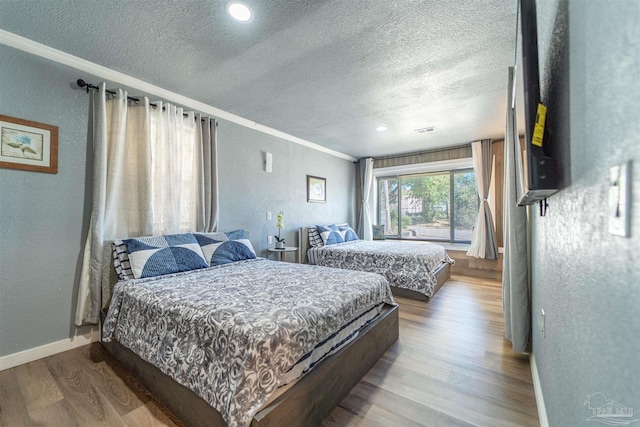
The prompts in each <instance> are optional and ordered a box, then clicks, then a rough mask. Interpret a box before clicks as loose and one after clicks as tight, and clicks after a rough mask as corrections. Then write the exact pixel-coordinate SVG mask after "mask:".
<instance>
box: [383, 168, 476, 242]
mask: <svg viewBox="0 0 640 427" xmlns="http://www.w3.org/2000/svg"><path fill="white" fill-rule="evenodd" d="M377 183H378V197H377V200H378V224H381V225H384V226H385V228H384V229H385V235H386V236H388V237H392V238H399V239H413V240H440V241H449V242H469V241H471V230H472V228H473V226H474V224H475V220H476V215H477V213H478V207H479V203H480V200H479V198H478V191H477V189H476V178H475V173H474V171H473V169H460V170H452V171H445V172H435V173H422V174H411V175H398V176H388V177H380V178H378V179H377Z"/></svg>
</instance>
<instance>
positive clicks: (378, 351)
mask: <svg viewBox="0 0 640 427" xmlns="http://www.w3.org/2000/svg"><path fill="white" fill-rule="evenodd" d="M398 328H399V323H398V307H397V306H385V307H384V309H383V312H382V314H381V315H380V316H379V317H378V318H377V319H376V320H375V321H373V322H371V323H370V324H369V325H367V326H366V327H365V329H363V330H362V331H361V332H360V336H359V337H358V338H357V339H356V340H354V341H352V342H351V343H349V344H348V345H347V346H346V347H344V348H342V349H341V350H340V351H339V352H337V353H335V354H333V355H331V356H330V357H328V358H326V359H325V360H323V361H322V362H321V363H319V364H318V365H317V366H316V367H315V368H314V369H313V370H311V371H310V372H309V373H307V374H306V375H305V376H304V377H302V378H300V379H299V380H298V381H297V382H296V383H295V384H293V385H292V386H291V387H290V388H289V389H287V390H286V391H285V392H283V393H282V394H281V395H280V396H278V397H277V398H276V399H275V400H273V401H272V402H271V403H270V404H269V405H267V406H265V407H264V408H262V409H261V410H260V411H259V412H258V413H257V414H256V415H255V417H254V418H253V421H252V422H251V427H267V426H269V427H279V426H292V427H295V426H300V427H307V426H317V425H320V423H321V422H322V420H324V419H325V418H326V417H327V416H328V415H329V414H330V413H331V411H332V410H333V408H335V407H336V406H337V405H338V404H339V403H340V401H342V399H343V398H344V397H345V396H346V395H347V394H349V392H350V391H351V389H352V388H353V387H354V386H355V385H356V384H358V382H359V381H360V380H361V379H362V377H364V376H365V374H366V373H367V372H368V371H369V370H370V369H371V368H372V367H373V365H375V364H376V362H377V361H378V359H380V357H382V355H383V354H384V353H385V351H387V349H388V348H389V347H391V345H392V344H393V343H394V342H395V341H396V340H397V339H398V331H399V329H398ZM102 345H103V346H104V347H105V348H106V349H107V350H108V351H109V352H110V353H111V354H113V355H114V356H115V358H116V359H118V360H119V361H120V362H121V363H122V364H123V365H124V366H125V367H126V368H127V369H129V370H130V371H131V372H133V373H134V374H135V375H136V376H137V378H138V379H139V380H140V381H141V382H142V383H143V384H144V385H145V386H146V387H147V388H148V389H149V390H150V391H151V392H152V393H153V394H154V395H155V396H156V397H157V398H158V399H159V400H160V401H161V402H162V403H163V404H164V405H165V406H166V407H167V408H169V409H170V410H171V411H172V412H173V413H174V414H175V415H176V416H177V417H178V418H180V420H182V421H183V422H184V423H185V424H186V425H188V426H214V427H224V426H226V425H227V423H226V422H225V421H224V420H223V418H222V416H221V415H220V413H219V412H218V411H216V410H215V409H214V408H213V407H212V406H210V405H209V404H208V403H207V402H206V401H204V400H203V399H202V398H201V397H200V396H198V395H196V394H195V393H194V392H193V391H191V390H190V389H188V388H186V387H184V386H182V385H180V384H178V383H177V382H176V381H175V380H173V379H172V378H171V377H169V376H168V375H165V374H164V373H162V372H161V371H160V370H159V369H158V368H156V367H155V366H153V365H151V364H150V363H148V362H145V361H144V360H142V359H141V358H140V357H138V356H137V355H136V354H134V353H133V352H132V351H131V350H129V349H127V348H125V347H124V346H123V345H121V344H120V343H118V342H117V341H113V342H103V343H102Z"/></svg>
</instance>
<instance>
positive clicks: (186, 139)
mask: <svg viewBox="0 0 640 427" xmlns="http://www.w3.org/2000/svg"><path fill="white" fill-rule="evenodd" d="M154 104H155V105H156V107H155V108H153V107H152V106H151V105H150V103H149V99H147V98H142V99H140V102H139V103H134V102H131V101H128V100H127V92H125V91H122V90H117V91H116V94H115V95H113V96H112V95H109V94H107V93H106V88H105V84H104V83H102V84H100V87H99V90H98V92H97V93H95V94H94V95H93V101H92V108H93V147H94V170H93V207H92V211H91V226H90V229H89V234H88V236H87V243H86V244H85V251H84V262H83V267H82V274H81V281H80V287H79V290H78V302H77V306H76V318H75V323H76V324H77V325H81V324H84V323H97V322H98V317H99V311H100V308H101V307H100V305H101V304H100V295H101V289H102V265H103V262H107V258H106V257H105V256H104V254H105V253H106V252H108V251H106V250H104V249H103V243H104V242H105V241H106V240H111V239H116V238H126V237H134V236H145V235H158V234H169V233H179V232H186V231H195V230H197V231H212V230H214V229H215V227H216V225H217V218H218V213H217V212H218V207H217V197H218V195H217V167H216V163H215V159H216V152H217V149H216V144H217V143H216V140H215V136H216V130H215V121H213V120H211V119H206V120H205V122H202V119H201V117H199V116H196V115H195V114H194V113H193V112H189V113H186V115H183V113H184V112H183V110H182V108H178V107H176V106H174V105H171V104H168V103H162V102H155V103H154ZM203 130H206V132H203ZM205 173H206V174H207V175H206V177H205ZM103 258H104V259H103Z"/></svg>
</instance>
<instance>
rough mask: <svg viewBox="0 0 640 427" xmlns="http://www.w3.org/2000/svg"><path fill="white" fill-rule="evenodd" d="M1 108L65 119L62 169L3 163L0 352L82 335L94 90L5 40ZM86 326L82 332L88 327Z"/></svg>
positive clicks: (0, 49)
mask: <svg viewBox="0 0 640 427" xmlns="http://www.w3.org/2000/svg"><path fill="white" fill-rule="evenodd" d="M0 64H2V65H1V67H0V68H1V72H0V114H3V115H7V116H12V117H18V118H23V119H28V120H33V121H36V122H41V123H46V124H49V125H55V126H58V130H59V135H58V154H59V157H58V173H57V174H56V175H52V174H47V173H37V172H26V171H19V170H11V169H0V200H1V202H0V224H1V225H0V356H4V355H7V354H12V353H15V352H18V351H21V350H25V349H28V348H32V347H36V346H40V345H44V344H48V343H51V342H55V341H59V340H62V339H65V338H68V337H70V336H72V335H74V334H75V332H76V329H75V327H74V326H73V315H74V310H75V300H76V299H75V292H74V290H75V289H76V288H77V283H78V277H79V274H80V268H81V262H82V261H81V259H80V251H81V248H82V247H83V244H84V238H85V236H86V232H85V229H86V227H87V224H88V219H89V206H88V205H87V203H86V202H85V200H86V197H85V194H86V191H87V186H86V180H85V177H86V176H87V170H86V169H87V166H86V164H87V163H86V156H87V149H86V147H87V114H86V111H87V108H88V105H89V97H87V95H86V94H85V93H84V92H82V91H80V90H77V91H73V90H71V89H70V87H69V83H70V82H73V81H74V76H75V74H74V73H73V71H72V70H71V69H70V68H68V67H64V66H62V65H58V64H54V63H51V62H48V61H46V60H44V59H41V58H38V57H35V56H32V55H27V54H25V53H22V52H19V51H17V50H15V49H11V48H8V47H5V46H3V45H0ZM87 331H88V329H86V328H85V329H83V330H81V331H80V332H81V333H84V332H87Z"/></svg>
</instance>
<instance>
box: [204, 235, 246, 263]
mask: <svg viewBox="0 0 640 427" xmlns="http://www.w3.org/2000/svg"><path fill="white" fill-rule="evenodd" d="M194 235H195V238H196V240H197V241H198V243H199V244H200V247H201V249H202V253H203V254H204V257H205V260H206V261H207V263H208V264H209V266H211V267H213V266H214V265H220V264H228V263H230V262H235V261H242V260H245V259H254V258H255V257H256V253H255V251H254V250H253V246H252V245H251V242H250V241H249V239H247V233H246V232H245V231H244V230H236V231H229V232H227V233H195V234H194Z"/></svg>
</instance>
